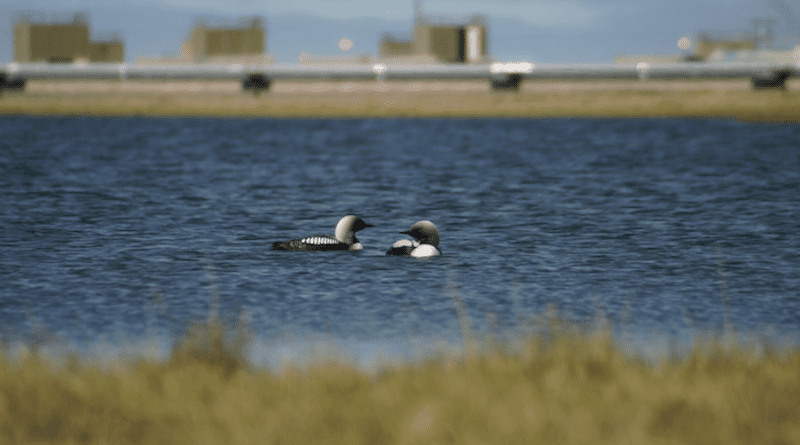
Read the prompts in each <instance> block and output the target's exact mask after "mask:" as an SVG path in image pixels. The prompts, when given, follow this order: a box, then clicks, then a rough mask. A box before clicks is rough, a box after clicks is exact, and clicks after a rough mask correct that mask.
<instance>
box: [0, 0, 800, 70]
mask: <svg viewBox="0 0 800 445" xmlns="http://www.w3.org/2000/svg"><path fill="white" fill-rule="evenodd" d="M422 9H423V12H424V13H425V14H427V15H432V16H455V17H468V16H470V15H472V14H482V15H484V16H485V17H486V18H487V19H488V22H489V52H490V54H491V55H492V56H493V57H494V58H495V59H497V60H500V61H530V62H535V63H541V62H612V61H613V59H614V58H615V57H617V56H620V55H631V54H680V53H681V52H682V50H681V49H679V48H678V47H677V42H678V40H679V39H680V38H681V37H688V38H690V39H691V40H694V38H695V37H696V35H697V34H698V33H699V32H702V31H711V32H716V33H723V34H726V33H727V34H731V33H737V32H750V31H752V23H751V21H752V20H753V19H763V18H767V19H775V25H774V32H775V34H776V36H777V37H778V40H777V43H778V45H779V46H793V44H795V43H796V42H797V36H798V34H800V19H798V14H800V0H700V1H688V0H671V1H661V0H565V1H555V0H492V1H488V2H487V1H485V0H484V1H477V0H424V1H423V2H422ZM27 11H32V12H44V13H55V12H60V13H71V12H75V11H84V12H88V14H89V18H90V24H91V29H92V33H93V35H98V36H102V34H103V33H105V32H117V33H119V34H121V35H122V37H123V39H124V41H125V47H126V59H127V61H128V62H133V61H135V59H136V58H137V57H144V56H158V55H177V54H178V52H179V51H180V45H181V41H182V40H183V39H185V38H186V36H187V35H188V33H189V31H190V29H191V27H192V24H193V23H194V21H195V20H196V19H197V18H199V17H206V18H210V19H212V20H221V19H230V20H235V19H236V18H237V17H241V16H253V15H258V16H262V17H264V19H265V21H266V27H267V51H268V52H269V53H270V55H272V56H273V57H274V58H275V59H276V60H277V61H279V62H295V61H297V59H298V56H299V55H300V53H301V52H305V53H308V54H313V55H345V54H354V55H355V54H364V53H368V54H371V55H377V52H378V42H379V41H380V37H381V35H382V34H383V33H386V32H390V33H394V34H399V35H400V36H405V37H407V38H410V32H411V27H412V24H413V15H414V2H413V0H403V1H386V0H310V1H305V0H304V1H298V0H195V1H191V0H129V1H124V0H63V1H48V0H25V1H21V0H0V14H1V15H0V62H8V61H11V60H12V58H13V54H12V49H11V48H12V38H13V23H14V20H15V17H16V15H17V14H19V13H20V12H27ZM342 38H347V39H350V40H351V41H353V46H352V49H350V50H349V51H348V52H347V53H345V52H343V51H342V50H341V49H339V47H338V46H337V43H338V42H339V41H340V40H341V39H342ZM690 50H691V49H689V51H690Z"/></svg>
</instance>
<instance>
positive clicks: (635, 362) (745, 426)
mask: <svg viewBox="0 0 800 445" xmlns="http://www.w3.org/2000/svg"><path fill="white" fill-rule="evenodd" d="M549 329H550V331H548V332H547V333H546V334H545V335H540V336H531V337H529V338H528V339H527V340H526V341H525V343H524V347H523V348H521V349H518V350H517V352H513V353H512V352H509V350H508V349H506V348H504V347H503V346H502V345H496V346H495V347H494V348H488V349H483V350H482V352H475V351H476V350H470V349H469V348H468V349H467V350H466V351H464V352H463V353H461V354H446V353H444V354H442V355H441V356H439V357H436V358H428V359H424V360H421V361H419V362H410V363H400V364H394V365H392V366H388V367H386V368H385V369H383V370H381V371H380V372H378V373H377V374H369V373H367V372H365V371H363V370H360V369H359V368H358V367H356V366H354V365H352V364H351V363H348V362H347V361H346V360H342V361H337V360H334V359H328V360H320V361H318V362H316V363H312V364H311V365H310V366H306V367H303V368H300V367H296V366H292V365H289V366H286V367H284V368H283V369H282V370H280V371H277V372H270V371H268V370H266V369H262V368H254V367H252V366H249V365H248V364H247V363H246V362H245V361H244V360H243V359H242V354H241V352H242V348H243V343H242V342H241V341H239V340H237V339H236V338H233V339H232V340H233V341H231V338H227V339H226V338H225V334H221V332H222V330H221V326H220V325H219V324H214V323H212V324H211V325H209V326H203V327H198V326H195V329H194V330H193V331H192V333H190V334H189V335H187V336H186V337H185V338H184V339H182V341H181V342H179V343H178V346H177V347H176V348H175V349H174V350H173V352H172V354H171V356H170V357H169V358H168V359H167V360H166V361H163V362H153V361H148V360H144V359H139V360H130V361H127V362H120V363H116V364H115V365H114V366H110V367H109V366H105V367H101V366H98V365H97V364H93V363H89V362H87V361H85V360H81V359H80V358H73V359H70V360H66V362H65V363H64V364H63V365H61V366H54V365H53V364H52V362H49V361H48V360H46V359H45V358H43V357H40V356H38V355H36V354H32V355H29V356H27V357H23V358H21V359H19V358H18V359H13V360H12V359H10V358H9V357H8V356H7V355H5V354H4V353H2V352H0V441H2V442H4V443H39V442H41V443H70V444H71V443H87V444H101V443H154V444H173V443H208V444H212V443H213V444H217V443H232V444H238V443H326V444H330V443H334V444H335V443H342V444H359V443H363V444H381V443H392V444H411V443H453V444H469V443H509V444H513V443H525V444H529V443H575V444H584V443H585V444H605V443H608V444H612V443H613V444H619V443H630V444H668V443H682V444H751V443H752V444H761V443H774V444H800V349H798V348H797V347H796V346H795V347H793V348H790V349H788V350H784V351H781V352H775V351H774V350H771V349H770V348H766V349H764V352H762V353H758V354H756V353H754V352H753V351H754V350H753V349H749V348H747V347H744V346H741V345H738V344H731V343H726V342H725V341H724V339H722V338H717V339H710V340H708V341H706V342H701V343H698V344H697V345H696V346H695V347H694V349H693V350H691V351H690V352H689V353H687V354H681V355H679V356H670V357H664V359H663V360H661V361H660V362H658V363H652V362H649V361H646V360H641V359H638V358H636V357H631V356H630V355H629V354H626V353H624V352H623V351H622V349H621V347H620V345H618V344H616V343H615V342H614V340H613V339H612V338H611V336H609V335H608V333H605V332H603V331H595V332H585V331H582V330H580V329H572V328H570V327H569V326H567V327H566V328H562V327H556V328H553V327H550V328H549ZM240 339H241V338H240Z"/></svg>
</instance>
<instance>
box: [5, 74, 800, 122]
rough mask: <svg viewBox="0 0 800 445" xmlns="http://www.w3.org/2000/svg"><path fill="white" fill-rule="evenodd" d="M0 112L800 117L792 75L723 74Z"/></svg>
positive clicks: (63, 97) (43, 98)
mask: <svg viewBox="0 0 800 445" xmlns="http://www.w3.org/2000/svg"><path fill="white" fill-rule="evenodd" d="M0 115H6V116H8V115H54V116H153V117H169V116H174V117H268V118H312V117H321V118H364V117H373V118H396V117H448V118H484V117H500V118H551V117H603V118H723V119H738V120H744V121H767V122H784V123H800V80H799V81H794V80H793V81H792V82H790V83H789V85H788V87H787V90H785V91H781V90H773V91H755V90H752V88H751V87H750V85H749V82H748V81H746V80H730V81H690V82H689V81H684V82H679V81H671V82H666V81H661V82H657V81H648V82H638V81H563V82H544V81H536V82H534V81H529V82H525V83H524V84H523V87H522V88H521V90H520V91H519V92H507V91H505V92H503V91H501V92H498V91H492V90H491V89H490V88H489V86H488V83H486V82H433V81H431V82H387V83H385V84H380V83H377V82H287V83H276V84H275V85H274V86H273V88H272V89H271V90H270V91H268V92H264V93H262V94H260V95H254V94H253V93H251V92H243V91H241V90H240V88H239V85H238V84H237V83H231V82H172V83H156V82H149V83H148V82H138V83H137V82H126V83H121V82H95V83H89V82H68V81H64V82H38V83H36V82H32V83H31V84H30V85H29V86H27V87H26V91H25V92H6V93H3V94H2V95H0Z"/></svg>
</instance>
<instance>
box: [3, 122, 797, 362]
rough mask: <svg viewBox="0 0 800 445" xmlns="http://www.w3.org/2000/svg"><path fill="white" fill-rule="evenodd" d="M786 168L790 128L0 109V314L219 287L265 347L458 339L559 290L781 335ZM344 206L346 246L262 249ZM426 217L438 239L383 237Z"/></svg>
mask: <svg viewBox="0 0 800 445" xmlns="http://www.w3.org/2000/svg"><path fill="white" fill-rule="evenodd" d="M798 184H800V126H798V125H778V124H761V123H759V124H756V123H741V122H734V121H725V120H603V119H556V120H493V119H481V120H446V119H444V120H437V119H433V120H403V119H399V120H261V119H140V118H113V119H102V118H50V117H45V118H35V117H0V196H2V205H0V227H2V231H1V232H0V280H2V285H1V287H0V323H1V324H2V332H3V335H4V337H5V338H7V339H8V338H27V339H29V341H31V339H34V340H35V338H36V336H37V335H39V336H41V332H49V333H50V334H51V337H53V336H54V337H57V338H61V339H66V340H67V341H69V342H70V343H72V344H76V345H85V344H89V345H92V344H97V343H100V342H110V343H118V342H120V341H122V340H124V341H126V342H133V343H135V342H137V341H140V340H143V339H147V338H154V337H157V338H161V339H170V338H174V337H175V336H176V335H178V334H180V333H181V332H183V330H184V329H185V328H186V327H187V325H188V324H189V323H190V322H191V321H193V320H201V319H205V318H206V317H207V316H208V314H209V307H216V308H218V311H219V314H220V315H221V317H222V318H223V319H225V320H228V321H233V320H237V319H239V320H241V319H244V320H245V321H246V322H247V324H248V326H249V328H250V329H251V331H252V332H253V334H254V335H255V337H256V339H257V340H258V341H259V342H260V343H261V344H269V345H272V347H274V348H277V349H278V350H280V349H281V348H284V350H285V348H286V347H287V346H286V345H295V346H291V347H290V348H295V347H297V345H302V344H308V343H313V341H314V339H319V338H326V339H333V340H335V341H340V342H343V343H345V344H349V345H355V346H354V347H355V348H356V349H357V350H359V351H360V350H363V348H364V345H373V346H376V347H387V348H388V349H395V350H399V351H402V350H403V349H404V345H406V344H408V343H409V339H423V340H422V341H423V342H429V341H435V340H445V341H456V342H457V341H458V340H457V339H458V335H459V332H460V327H459V317H458V311H459V310H462V309H463V311H464V312H465V313H466V314H467V315H468V319H469V321H470V322H471V324H472V325H473V326H474V329H476V330H478V331H481V332H484V331H493V332H501V333H502V332H510V331H513V330H515V329H518V328H519V327H520V325H521V324H526V322H523V321H521V320H525V319H529V318H530V317H531V316H536V315H540V314H543V313H546V312H547V311H548V308H557V310H558V312H559V313H560V314H561V316H563V317H567V318H570V319H572V320H576V321H590V320H593V319H594V318H595V317H596V316H597V315H598V314H603V315H604V316H605V318H606V320H608V321H609V322H610V323H611V324H612V326H615V327H616V328H617V329H622V328H624V329H626V330H628V331H629V332H641V333H645V332H650V333H652V332H656V333H660V334H663V335H665V336H675V337H685V336H686V335H687V333H688V332H690V331H691V329H697V328H699V329H702V330H706V331H711V332H715V331H719V330H720V329H722V327H723V325H726V323H728V324H729V325H730V326H734V327H735V328H736V329H737V330H739V331H742V332H759V333H763V332H771V333H778V334H781V335H790V336H794V335H797V334H798V333H800V187H799V186H798ZM349 213H352V214H356V215H358V216H360V217H362V218H363V219H364V220H365V221H367V222H368V223H370V224H374V226H375V227H372V228H368V229H366V230H364V231H362V232H359V239H360V240H361V242H362V243H363V244H364V246H365V248H364V250H363V251H360V252H274V251H270V250H269V248H270V245H271V244H272V242H274V241H279V240H289V239H294V238H300V237H304V236H307V235H316V234H332V233H333V230H334V226H335V224H336V222H337V221H338V220H339V218H340V217H342V216H344V215H346V214H349ZM422 219H428V220H431V221H433V222H434V223H435V224H436V225H437V226H438V228H439V231H440V233H441V249H442V251H443V253H444V255H443V256H441V257H436V258H431V259H428V260H417V259H411V258H398V257H386V256H384V252H385V251H386V250H387V249H388V248H389V246H390V245H391V244H392V243H393V242H394V241H395V240H397V239H401V238H403V237H405V235H400V234H399V233H398V232H399V231H401V230H407V229H408V227H410V225H411V224H412V223H414V222H415V221H418V220H422ZM42 328H44V329H45V330H44V331H42ZM37 332H39V333H38V334H37ZM164 342H165V343H167V342H168V341H167V340H164ZM360 348H361V349H360ZM267 349H269V348H267ZM265 350H266V349H265ZM284 352H285V351H284ZM359 353H360V352H356V354H359ZM263 354H267V355H268V354H269V353H265V352H263V351H262V355H263ZM255 355H258V354H257V353H256V354H255ZM261 358H264V357H261Z"/></svg>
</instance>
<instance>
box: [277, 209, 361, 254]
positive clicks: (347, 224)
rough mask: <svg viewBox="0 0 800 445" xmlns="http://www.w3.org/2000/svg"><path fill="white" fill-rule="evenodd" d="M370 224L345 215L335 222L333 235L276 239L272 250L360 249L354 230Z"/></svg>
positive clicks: (353, 216) (356, 230)
mask: <svg viewBox="0 0 800 445" xmlns="http://www.w3.org/2000/svg"><path fill="white" fill-rule="evenodd" d="M367 227H372V224H367V223H365V222H364V220H362V219H361V218H359V217H357V216H355V215H347V216H345V217H344V218H342V219H340V220H339V222H338V223H337V224H336V231H335V232H334V233H335V235H334V236H330V235H316V236H309V237H306V238H301V239H296V240H291V241H278V242H275V243H273V244H272V250H293V251H300V250H361V249H363V248H364V246H362V245H361V242H359V241H358V238H356V232H358V231H359V230H361V229H365V228H367Z"/></svg>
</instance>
